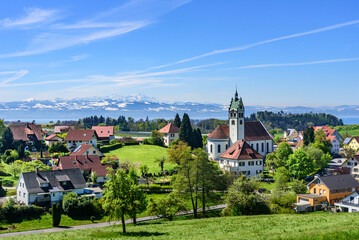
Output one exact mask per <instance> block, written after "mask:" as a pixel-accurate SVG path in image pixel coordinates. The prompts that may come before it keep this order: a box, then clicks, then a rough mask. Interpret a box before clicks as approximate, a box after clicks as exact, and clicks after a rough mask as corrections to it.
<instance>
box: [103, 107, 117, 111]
mask: <svg viewBox="0 0 359 240" xmlns="http://www.w3.org/2000/svg"><path fill="white" fill-rule="evenodd" d="M105 110H106V111H117V110H118V108H113V107H107V108H105Z"/></svg>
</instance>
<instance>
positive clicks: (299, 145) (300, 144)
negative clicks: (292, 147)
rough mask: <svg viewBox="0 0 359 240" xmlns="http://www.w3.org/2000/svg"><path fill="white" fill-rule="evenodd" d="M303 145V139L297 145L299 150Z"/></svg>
mask: <svg viewBox="0 0 359 240" xmlns="http://www.w3.org/2000/svg"><path fill="white" fill-rule="evenodd" d="M303 144H304V142H303V139H300V140H299V142H298V144H297V148H300V147H303Z"/></svg>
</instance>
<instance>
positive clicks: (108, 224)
mask: <svg viewBox="0 0 359 240" xmlns="http://www.w3.org/2000/svg"><path fill="white" fill-rule="evenodd" d="M225 207H226V205H225V204H222V205H216V206H211V207H207V208H206V210H218V209H223V208H225ZM201 211H202V209H198V212H201ZM191 214H193V210H189V211H185V212H180V213H178V214H177V215H178V216H185V215H191ZM159 219H161V218H160V217H157V216H148V217H141V218H137V222H147V221H153V220H159ZM129 223H132V219H128V220H126V224H129ZM112 225H121V222H120V221H111V222H103V223H93V224H86V225H78V226H71V227H59V228H48V229H41V230H31V231H24V232H12V233H3V234H0V238H3V237H15V236H20V235H29V234H39V233H53V232H62V231H69V230H78V229H90V228H102V227H108V226H112Z"/></svg>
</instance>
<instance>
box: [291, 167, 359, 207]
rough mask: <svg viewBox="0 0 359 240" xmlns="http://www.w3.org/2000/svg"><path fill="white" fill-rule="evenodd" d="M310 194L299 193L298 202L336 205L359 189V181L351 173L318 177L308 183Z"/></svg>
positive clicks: (313, 204) (312, 204) (311, 204)
mask: <svg viewBox="0 0 359 240" xmlns="http://www.w3.org/2000/svg"><path fill="white" fill-rule="evenodd" d="M307 187H308V189H309V194H298V195H297V203H306V204H308V205H310V206H315V205H318V204H327V205H332V206H333V205H334V203H336V202H339V201H341V200H342V199H343V198H345V197H346V196H348V195H350V194H351V193H353V192H355V191H358V190H359V182H358V181H357V180H356V179H355V178H354V177H353V176H352V175H350V174H346V175H332V176H324V177H317V178H315V179H314V180H313V181H311V182H310V183H308V185H307Z"/></svg>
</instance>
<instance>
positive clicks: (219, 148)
mask: <svg viewBox="0 0 359 240" xmlns="http://www.w3.org/2000/svg"><path fill="white" fill-rule="evenodd" d="M220 152H221V145H220V144H218V153H220Z"/></svg>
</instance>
